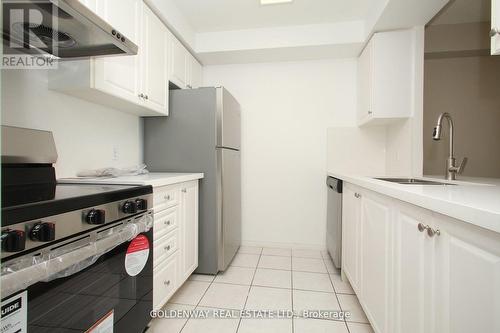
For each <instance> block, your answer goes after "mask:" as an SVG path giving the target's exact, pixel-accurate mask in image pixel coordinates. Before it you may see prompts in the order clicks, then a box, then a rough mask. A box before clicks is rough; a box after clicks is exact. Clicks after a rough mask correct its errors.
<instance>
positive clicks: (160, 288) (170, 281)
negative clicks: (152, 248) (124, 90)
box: [153, 252, 179, 310]
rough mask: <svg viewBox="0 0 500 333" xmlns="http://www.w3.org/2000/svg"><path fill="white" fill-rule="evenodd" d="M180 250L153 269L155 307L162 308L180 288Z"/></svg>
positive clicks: (156, 308) (155, 308)
mask: <svg viewBox="0 0 500 333" xmlns="http://www.w3.org/2000/svg"><path fill="white" fill-rule="evenodd" d="M178 270H179V252H177V253H175V254H174V255H173V256H171V257H170V258H169V259H168V260H166V261H164V262H162V263H161V264H160V265H159V266H157V267H155V268H154V269H153V309H154V310H158V309H160V308H161V307H162V306H163V304H165V303H167V301H168V300H169V299H170V297H171V296H172V295H173V294H174V293H175V291H176V290H177V288H178V285H179V281H178V280H177V278H178Z"/></svg>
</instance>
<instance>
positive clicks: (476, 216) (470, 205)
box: [328, 172, 500, 232]
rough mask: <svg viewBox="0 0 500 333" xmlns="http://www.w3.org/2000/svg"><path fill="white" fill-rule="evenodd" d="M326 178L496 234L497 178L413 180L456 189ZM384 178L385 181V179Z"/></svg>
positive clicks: (499, 221) (499, 222)
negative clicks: (339, 180)
mask: <svg viewBox="0 0 500 333" xmlns="http://www.w3.org/2000/svg"><path fill="white" fill-rule="evenodd" d="M328 175H329V176H332V177H335V178H338V179H342V180H344V181H345V182H347V183H352V184H354V185H358V186H360V187H364V188H367V189H369V190H372V191H375V192H379V193H381V194H385V195H387V196H390V197H393V198H396V199H399V200H402V201H405V202H408V203H411V204H414V205H417V206H420V207H423V208H426V209H429V210H431V211H434V212H438V213H441V214H443V215H447V216H451V217H453V218H456V219H458V220H462V221H465V222H468V223H471V224H474V225H477V226H480V227H483V228H485V229H489V230H492V231H495V232H500V179H488V178H462V179H460V180H459V181H446V180H443V178H442V177H441V178H439V177H433V176H429V177H416V178H419V179H427V180H438V181H441V182H447V183H453V184H457V185H456V186H442V185H402V184H397V183H391V182H387V181H382V180H377V179H373V178H372V177H364V176H356V175H347V174H339V173H335V172H329V173H328ZM384 177H387V178H389V176H384Z"/></svg>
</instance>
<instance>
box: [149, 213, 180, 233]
mask: <svg viewBox="0 0 500 333" xmlns="http://www.w3.org/2000/svg"><path fill="white" fill-rule="evenodd" d="M178 225H179V208H178V207H174V208H170V209H167V210H164V211H161V212H159V213H155V214H154V228H153V230H154V231H153V240H156V239H160V238H162V237H163V236H165V235H166V234H168V233H169V232H170V231H172V230H174V229H175V228H177V226H178Z"/></svg>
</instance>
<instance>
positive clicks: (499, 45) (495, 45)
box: [491, 0, 500, 55]
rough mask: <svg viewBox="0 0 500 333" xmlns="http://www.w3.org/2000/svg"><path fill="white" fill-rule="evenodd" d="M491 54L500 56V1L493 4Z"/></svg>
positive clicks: (493, 0)
mask: <svg viewBox="0 0 500 333" xmlns="http://www.w3.org/2000/svg"><path fill="white" fill-rule="evenodd" d="M491 54H492V55H500V0H492V4H491Z"/></svg>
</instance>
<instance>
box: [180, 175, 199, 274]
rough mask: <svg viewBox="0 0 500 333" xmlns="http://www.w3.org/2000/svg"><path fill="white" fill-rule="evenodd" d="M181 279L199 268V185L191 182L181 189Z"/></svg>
mask: <svg viewBox="0 0 500 333" xmlns="http://www.w3.org/2000/svg"><path fill="white" fill-rule="evenodd" d="M181 209H182V210H181V216H182V227H181V239H180V241H181V244H182V247H183V249H184V251H183V252H182V258H181V271H180V274H181V278H182V279H184V280H186V279H187V278H188V277H189V276H190V275H191V273H193V271H194V270H195V269H196V267H198V184H197V183H196V182H191V183H187V184H183V186H182V187H181Z"/></svg>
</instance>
